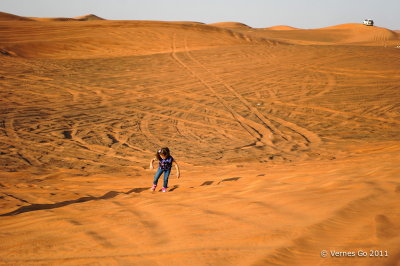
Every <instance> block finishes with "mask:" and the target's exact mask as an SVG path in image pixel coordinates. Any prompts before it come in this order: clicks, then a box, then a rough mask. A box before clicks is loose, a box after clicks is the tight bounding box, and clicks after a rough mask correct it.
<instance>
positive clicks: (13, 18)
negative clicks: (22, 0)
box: [0, 12, 31, 21]
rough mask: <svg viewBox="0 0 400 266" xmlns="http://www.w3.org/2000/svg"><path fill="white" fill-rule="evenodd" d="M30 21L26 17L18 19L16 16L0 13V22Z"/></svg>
mask: <svg viewBox="0 0 400 266" xmlns="http://www.w3.org/2000/svg"><path fill="white" fill-rule="evenodd" d="M30 20H31V19H29V18H26V17H20V16H17V15H13V14H9V13H5V12H0V21H30Z"/></svg>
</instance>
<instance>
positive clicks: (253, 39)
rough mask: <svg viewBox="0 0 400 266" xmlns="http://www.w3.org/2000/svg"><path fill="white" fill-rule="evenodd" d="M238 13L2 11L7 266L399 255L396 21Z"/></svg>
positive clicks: (312, 261)
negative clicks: (212, 18) (273, 22)
mask: <svg viewBox="0 0 400 266" xmlns="http://www.w3.org/2000/svg"><path fill="white" fill-rule="evenodd" d="M16 19H17V20H16ZM22 19H23V18H22ZM231 26H232V24H230V23H228V24H226V23H225V24H224V23H221V24H219V25H217V26H216V25H205V24H202V23H196V22H160V21H108V20H96V21H54V20H48V19H47V20H46V19H44V20H43V21H31V20H19V17H14V16H12V15H9V14H6V15H3V13H2V14H1V16H0V31H1V33H0V52H1V53H0V65H1V66H2V67H1V68H0V102H1V104H0V111H1V112H0V114H1V115H0V168H1V171H0V206H1V208H0V209H1V212H0V236H1V238H2V239H3V241H1V244H0V258H1V259H0V264H4V265H37V264H41V265H81V264H101V265H132V264H133V265H322V264H330V265H343V264H348V263H349V262H351V264H353V265H396V263H398V261H399V260H400V249H399V247H400V237H399V236H400V227H399V226H398V224H400V209H399V207H398V202H399V200H400V182H399V180H398V177H399V175H400V169H399V165H400V142H399V140H400V139H399V136H400V105H399V102H400V99H399V94H398V89H397V88H399V86H400V71H399V69H400V54H399V53H398V49H395V48H394V46H393V45H394V44H395V43H396V41H397V39H396V36H394V35H392V32H393V31H390V30H388V29H383V28H379V27H376V28H375V27H374V28H366V27H365V26H362V25H353V24H344V25H339V26H334V27H329V28H324V29H315V30H302V29H296V30H289V29H288V28H284V29H286V30H283V29H279V28H275V29H252V28H247V27H244V26H243V25H237V24H234V25H233V26H235V27H231ZM382 40H384V41H385V42H383V41H382ZM321 43H323V44H324V45H319V44H321ZM344 44H346V45H344ZM164 146H168V147H169V148H170V149H171V151H172V155H173V156H174V158H176V159H177V161H178V163H179V165H180V168H181V178H180V179H177V178H176V175H175V174H176V173H175V170H173V171H172V175H171V177H170V180H169V191H168V192H167V193H161V192H159V191H158V190H159V188H160V186H159V187H158V189H157V190H156V192H153V193H152V192H150V191H149V188H150V186H151V183H152V178H153V175H154V171H153V170H149V169H148V168H149V161H150V159H151V158H153V157H154V153H155V151H156V150H157V149H158V148H160V147H164ZM160 181H161V180H160ZM159 185H161V184H160V183H159ZM322 250H328V251H330V250H336V251H358V250H365V251H367V252H369V250H386V251H388V254H389V255H388V256H387V257H378V258H345V257H340V258H331V257H328V258H322V257H321V256H320V252H321V251H322Z"/></svg>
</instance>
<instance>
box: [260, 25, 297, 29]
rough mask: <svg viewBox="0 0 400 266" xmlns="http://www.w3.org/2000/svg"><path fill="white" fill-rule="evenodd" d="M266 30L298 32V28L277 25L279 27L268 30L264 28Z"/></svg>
mask: <svg viewBox="0 0 400 266" xmlns="http://www.w3.org/2000/svg"><path fill="white" fill-rule="evenodd" d="M264 29H266V30H298V28H295V27H291V26H286V25H279V26H272V27H268V28H264Z"/></svg>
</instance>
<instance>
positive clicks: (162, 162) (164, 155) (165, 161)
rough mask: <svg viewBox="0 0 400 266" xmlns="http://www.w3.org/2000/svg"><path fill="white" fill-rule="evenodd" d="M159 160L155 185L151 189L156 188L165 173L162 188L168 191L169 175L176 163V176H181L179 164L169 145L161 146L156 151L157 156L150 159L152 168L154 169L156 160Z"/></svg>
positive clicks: (163, 190)
mask: <svg viewBox="0 0 400 266" xmlns="http://www.w3.org/2000/svg"><path fill="white" fill-rule="evenodd" d="M155 160H158V161H159V164H158V170H157V172H156V174H155V175H154V181H153V186H152V187H151V191H154V190H156V187H157V183H158V179H159V178H160V176H161V175H162V173H164V186H163V188H162V189H161V191H162V192H167V188H168V177H169V175H170V173H171V168H172V165H175V168H176V176H177V177H178V178H179V176H180V174H179V166H178V164H177V163H176V161H175V159H174V158H173V157H172V156H171V154H170V152H169V149H168V147H165V148H161V149H159V150H158V151H157V153H156V158H153V159H151V161H150V169H154V161H155Z"/></svg>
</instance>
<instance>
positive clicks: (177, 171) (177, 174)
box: [172, 160, 181, 178]
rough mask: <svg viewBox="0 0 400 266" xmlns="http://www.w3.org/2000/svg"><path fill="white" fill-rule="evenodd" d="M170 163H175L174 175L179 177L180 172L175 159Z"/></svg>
mask: <svg viewBox="0 0 400 266" xmlns="http://www.w3.org/2000/svg"><path fill="white" fill-rule="evenodd" d="M172 164H173V165H175V169H176V176H177V177H178V178H179V177H180V176H181V175H180V173H179V165H178V163H177V162H176V161H175V160H174V161H173V162H172Z"/></svg>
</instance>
